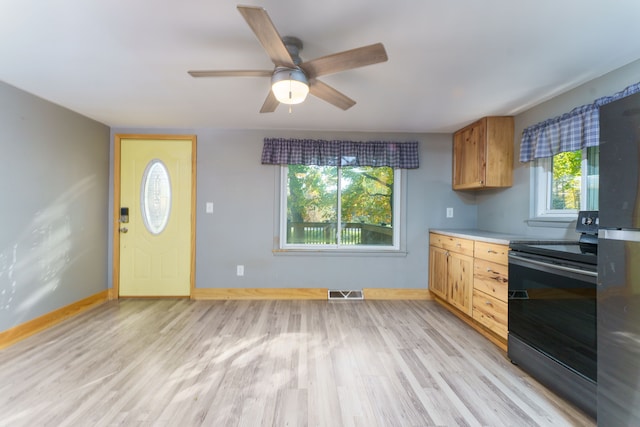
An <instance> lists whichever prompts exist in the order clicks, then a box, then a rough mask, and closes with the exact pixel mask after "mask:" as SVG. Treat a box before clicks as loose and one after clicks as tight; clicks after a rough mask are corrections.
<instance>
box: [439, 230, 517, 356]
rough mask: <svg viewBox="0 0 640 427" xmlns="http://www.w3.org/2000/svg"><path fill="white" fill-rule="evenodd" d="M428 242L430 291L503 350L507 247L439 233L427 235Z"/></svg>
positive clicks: (505, 335) (506, 311)
mask: <svg viewBox="0 0 640 427" xmlns="http://www.w3.org/2000/svg"><path fill="white" fill-rule="evenodd" d="M429 242H430V244H429V290H430V291H431V292H432V293H433V294H434V295H435V296H436V297H437V300H439V301H440V302H442V303H444V304H445V306H447V307H449V308H450V309H451V310H452V311H453V312H454V313H455V314H457V315H458V316H459V317H461V318H462V319H463V320H465V321H466V322H467V323H469V324H470V325H472V326H474V327H475V329H477V330H478V331H479V332H480V333H482V334H483V335H485V336H486V337H487V338H489V339H491V340H492V341H493V342H494V343H496V344H498V345H499V346H500V347H502V348H503V349H506V341H507V333H508V331H507V325H508V305H507V294H508V283H509V279H508V261H507V260H508V251H509V248H508V246H507V245H501V244H495V243H487V242H484V241H478V240H476V241H474V240H471V239H462V238H457V237H450V236H447V235H443V234H438V233H430V235H429Z"/></svg>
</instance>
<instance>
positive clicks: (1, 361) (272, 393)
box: [0, 300, 594, 427]
mask: <svg viewBox="0 0 640 427" xmlns="http://www.w3.org/2000/svg"><path fill="white" fill-rule="evenodd" d="M0 425H3V426H4V425H7V426H23V425H24V426H37V425H51V426H94V425H95V426H110V425H125V426H130V425H131V426H137V425H140V426H146V425H150V426H199V425H206V426H236V425H242V426H260V425H263V426H332V427H337V426H367V427H373V426H432V425H438V426H457V425H465V426H480V425H481V426H536V425H539V426H590V425H594V422H593V420H591V419H589V418H588V417H586V416H585V415H584V414H583V413H581V412H580V411H578V410H577V409H575V408H573V407H572V406H570V405H569V404H567V403H565V402H564V401H563V400H562V399H560V398H558V397H557V396H555V395H554V394H553V393H551V392H549V391H548V390H546V389H545V388H544V387H543V386H541V385H539V384H538V383H537V382H536V381H534V380H533V379H531V378H530V377H529V376H528V375H526V374H525V373H524V372H522V371H521V370H520V369H519V368H518V367H516V366H514V365H512V364H511V363H510V362H509V360H508V359H507V357H506V355H505V354H504V353H503V352H502V351H501V350H499V349H498V348H497V347H495V346H494V345H493V344H491V343H489V342H488V341H486V339H485V338H483V337H481V336H480V335H478V334H477V333H476V332H475V331H473V330H472V329H471V328H469V327H468V326H467V325H465V324H464V323H463V322H462V321H460V320H459V319H457V318H456V317H455V316H453V315H452V314H451V313H449V312H448V311H446V310H445V309H443V308H442V307H440V306H439V305H438V304H437V303H435V302H433V301H348V302H327V301H189V300H120V301H112V302H109V303H106V304H104V305H101V306H99V307H97V308H95V309H92V310H91V311H89V312H86V313H84V314H82V315H80V316H77V317H75V318H73V319H70V320H68V321H66V322H64V323H61V324H59V325H57V326H55V327H53V328H51V329H49V330H46V331H44V332H42V333H40V334H38V335H35V336H32V337H30V338H27V339H26V340H24V341H21V342H19V343H17V344H16V345H14V346H12V347H9V348H6V349H4V350H0Z"/></svg>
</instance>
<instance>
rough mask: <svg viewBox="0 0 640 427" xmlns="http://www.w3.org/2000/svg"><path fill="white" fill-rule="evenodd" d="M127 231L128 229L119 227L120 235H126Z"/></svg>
mask: <svg viewBox="0 0 640 427" xmlns="http://www.w3.org/2000/svg"><path fill="white" fill-rule="evenodd" d="M127 231H129V229H128V228H127V227H120V232H121V233H126V232H127Z"/></svg>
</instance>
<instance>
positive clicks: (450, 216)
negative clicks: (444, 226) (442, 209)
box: [447, 208, 453, 218]
mask: <svg viewBox="0 0 640 427" xmlns="http://www.w3.org/2000/svg"><path fill="white" fill-rule="evenodd" d="M447 218H453V208H447Z"/></svg>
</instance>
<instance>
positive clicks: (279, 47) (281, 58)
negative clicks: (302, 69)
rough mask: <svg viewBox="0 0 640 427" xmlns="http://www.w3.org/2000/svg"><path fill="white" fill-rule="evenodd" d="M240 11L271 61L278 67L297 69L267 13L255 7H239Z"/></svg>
mask: <svg viewBox="0 0 640 427" xmlns="http://www.w3.org/2000/svg"><path fill="white" fill-rule="evenodd" d="M238 10H239V11H240V13H241V14H242V16H243V17H244V20H245V21H247V24H249V27H251V29H252V30H253V32H254V33H255V35H256V37H258V40H259V41H260V44H261V45H262V47H263V48H264V50H266V51H267V54H268V55H269V58H271V61H273V63H274V64H275V65H276V66H277V67H289V68H295V66H296V65H295V64H294V62H293V59H292V58H291V55H290V54H289V51H288V50H287V47H286V46H285V44H284V42H283V41H282V37H280V34H278V30H277V29H276V27H275V25H273V22H272V21H271V18H269V15H268V14H267V11H266V10H264V9H263V8H261V7H255V6H238Z"/></svg>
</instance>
